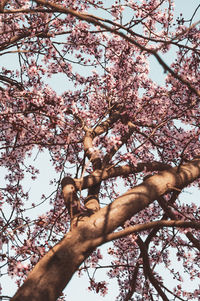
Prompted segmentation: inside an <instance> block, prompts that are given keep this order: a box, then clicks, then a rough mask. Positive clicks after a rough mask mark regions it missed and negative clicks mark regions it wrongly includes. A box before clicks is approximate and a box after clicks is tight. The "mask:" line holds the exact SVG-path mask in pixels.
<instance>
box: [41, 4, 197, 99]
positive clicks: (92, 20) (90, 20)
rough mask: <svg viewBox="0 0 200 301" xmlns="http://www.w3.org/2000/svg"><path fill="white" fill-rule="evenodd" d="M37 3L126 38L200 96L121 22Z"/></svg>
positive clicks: (56, 5) (58, 6)
mask: <svg viewBox="0 0 200 301" xmlns="http://www.w3.org/2000/svg"><path fill="white" fill-rule="evenodd" d="M35 2H36V3H38V4H40V5H45V6H48V7H51V8H52V11H58V12H61V13H64V14H70V15H72V16H74V17H76V18H77V19H79V20H84V21H86V22H88V23H91V24H93V25H95V26H100V27H101V28H104V29H106V30H108V31H109V32H112V33H114V34H116V35H118V36H120V37H122V38H123V39H124V40H126V41H128V42H129V43H131V44H133V45H135V46H136V47H137V48H139V49H140V50H141V51H145V52H147V53H149V54H151V55H153V56H154V57H155V59H156V60H157V61H158V63H159V64H160V65H161V66H162V67H163V69H164V71H165V72H166V71H168V72H169V73H170V74H171V75H172V76H173V77H174V78H176V79H178V80H179V81H180V82H181V83H182V84H184V85H186V86H187V87H188V88H189V89H190V90H191V91H192V92H193V93H195V94H196V95H197V96H198V97H200V90H198V89H196V88H195V87H194V86H193V85H192V84H191V83H190V82H189V81H187V80H186V79H185V78H183V77H182V76H180V75H179V74H178V73H176V72H175V71H174V70H173V69H171V68H170V67H169V66H168V65H167V64H166V63H165V62H164V61H163V59H162V58H161V57H160V56H159V55H158V53H157V51H156V50H154V49H149V48H147V47H145V46H143V45H142V44H140V43H138V42H137V41H136V40H135V39H134V38H132V37H129V36H127V35H126V34H124V33H123V32H120V31H118V29H119V28H122V29H124V30H126V31H127V28H126V27H124V26H121V25H120V24H118V23H117V24H116V23H114V24H115V27H109V26H108V25H106V24H104V23H103V22H105V23H106V22H107V23H111V24H113V22H112V21H110V20H107V19H103V18H99V17H97V16H94V15H90V14H86V13H81V12H77V11H76V10H73V9H70V8H66V7H63V6H61V5H58V4H55V3H52V2H48V1H46V0H35Z"/></svg>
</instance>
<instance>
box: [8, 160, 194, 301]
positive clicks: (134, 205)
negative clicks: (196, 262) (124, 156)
mask: <svg viewBox="0 0 200 301" xmlns="http://www.w3.org/2000/svg"><path fill="white" fill-rule="evenodd" d="M198 177H200V159H199V158H197V159H194V160H192V161H190V162H188V163H187V164H184V165H182V166H181V167H180V168H171V169H169V170H165V171H162V172H160V173H158V174H156V175H153V176H151V177H150V178H148V179H146V180H145V181H144V182H143V183H142V184H140V185H138V186H136V187H134V188H132V189H130V190H129V191H127V192H126V193H125V194H123V195H122V196H121V197H119V198H117V199H116V200H115V201H114V202H113V203H112V204H110V205H108V206H106V207H104V208H102V209H100V210H99V211H98V212H97V213H95V214H93V215H92V216H90V217H83V218H82V219H81V218H79V221H78V224H77V227H74V228H73V229H72V231H70V232H69V233H68V234H67V235H66V236H65V237H64V238H63V239H62V241H61V242H60V243H58V244H57V245H56V246H55V247H54V248H52V249H51V250H50V251H49V252H48V253H47V254H46V255H45V256H44V257H43V258H42V259H41V260H40V261H39V262H38V264H37V265H36V266H35V268H34V269H33V271H32V272H31V273H30V274H29V276H28V278H27V280H26V281H25V282H24V284H23V285H22V286H21V288H19V290H18V292H17V293H16V295H15V296H14V297H13V298H12V301H21V300H23V301H36V300H37V301H44V300H45V301H54V300H56V299H57V298H58V297H59V295H60V294H61V292H62V290H63V289H64V288H65V286H66V285H67V283H68V282H69V281H70V279H71V277H72V276H73V274H74V272H75V271H76V270H77V268H78V267H79V266H80V264H81V263H82V262H83V261H84V260H85V259H86V258H87V257H88V256H89V255H90V254H91V252H92V251H93V250H94V249H95V248H96V247H97V246H99V245H101V244H103V243H104V242H105V241H106V240H107V237H108V236H109V234H110V233H112V232H113V231H114V230H115V229H116V228H117V227H119V226H120V225H122V224H123V223H124V222H125V221H126V220H127V219H129V218H130V217H132V216H133V215H134V214H136V213H138V212H139V211H141V210H142V209H144V208H146V207H148V205H149V204H150V203H152V202H153V201H154V200H156V199H157V198H158V197H159V196H161V195H163V194H165V193H166V192H169V191H173V190H181V189H182V188H184V187H186V186H187V185H188V184H190V183H191V182H193V181H195V180H196V179H197V178H198Z"/></svg>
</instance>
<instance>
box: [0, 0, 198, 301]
mask: <svg viewBox="0 0 200 301" xmlns="http://www.w3.org/2000/svg"><path fill="white" fill-rule="evenodd" d="M175 4H176V8H175V10H176V14H177V16H178V15H179V14H180V12H182V13H183V15H184V17H185V18H186V19H187V18H188V19H189V18H190V17H191V15H192V13H193V12H194V10H195V8H196V7H197V6H198V5H199V0H175ZM197 16H200V14H199V13H198V14H197V15H196V18H195V19H194V22H195V21H197ZM171 56H173V52H171ZM1 58H2V62H0V65H1V66H5V65H7V66H9V65H10V64H11V65H12V64H13V61H12V59H10V56H9V57H8V56H7V61H6V62H5V58H3V57H1ZM172 59H173V57H170V55H167V57H166V60H167V62H168V63H169V62H170V61H171V60H172ZM151 76H152V78H153V79H154V80H155V81H157V82H158V83H159V84H162V83H163V80H164V73H163V69H162V68H161V67H160V66H158V64H157V63H156V62H155V61H154V59H152V63H151ZM62 78H63V80H64V79H65V78H64V76H63V77H62ZM50 82H51V83H54V84H53V87H57V88H56V89H57V90H60V78H59V80H56V78H55V77H54V78H53V80H52V81H50ZM60 92H61V91H60ZM46 156H47V154H45V153H43V154H41V155H40V157H39V160H38V161H37V165H38V167H40V169H41V174H40V177H39V183H40V184H39V186H38V182H37V183H36V184H35V188H34V187H32V190H31V194H32V200H31V202H32V201H34V202H35V203H36V202H37V198H39V196H40V194H41V191H43V189H44V187H45V189H46V190H47V191H48V186H49V181H50V179H51V177H53V176H54V172H53V170H52V169H51V168H49V166H48V167H47V164H48V161H49V160H48V159H47V157H46ZM47 168H48V171H47ZM1 185H2V182H1ZM1 185H0V186H1ZM24 185H25V186H26V188H27V189H29V181H28V179H25V182H24ZM189 191H191V192H194V194H192V200H191V199H190V198H191V195H190V194H189ZM46 194H48V192H46ZM198 198H199V191H198V190H197V189H192V190H191V189H189V190H188V193H183V197H182V200H184V201H186V200H187V201H188V202H190V201H193V202H194V201H197V200H198ZM39 208H40V209H39V212H37V211H35V213H34V215H37V214H41V211H42V209H44V212H45V211H46V205H44V206H42V207H39ZM107 248H108V247H107V245H105V246H103V247H102V250H104V251H103V253H104V254H106V252H105V250H106V249H107ZM107 256H108V255H107ZM105 261H106V262H104V264H106V263H107V258H106V260H105ZM105 273H106V270H104V269H103V270H99V271H98V272H97V273H96V279H98V280H99V281H101V280H106V279H107V280H108V278H107V277H106V275H105ZM163 273H165V271H164V270H163ZM110 283H111V284H110V287H111V290H110V291H109V294H108V295H107V296H106V297H101V296H99V295H96V294H93V293H91V292H88V290H87V287H88V285H89V283H88V278H87V277H81V278H77V276H76V275H75V276H74V277H73V279H72V280H71V282H70V284H69V285H68V287H67V289H66V293H67V299H66V300H67V301H77V300H79V299H80V297H81V299H82V300H87V301H103V300H104V301H110V300H115V297H116V296H117V295H118V288H117V286H116V285H115V281H111V282H110ZM190 283H191V282H190ZM1 284H2V288H3V295H9V296H12V295H13V294H14V292H15V291H16V286H15V285H14V284H13V280H11V279H10V278H7V277H3V278H2V282H1ZM186 285H187V288H188V286H189V285H190V284H189V282H187V284H186ZM193 285H194V284H193V283H191V286H193Z"/></svg>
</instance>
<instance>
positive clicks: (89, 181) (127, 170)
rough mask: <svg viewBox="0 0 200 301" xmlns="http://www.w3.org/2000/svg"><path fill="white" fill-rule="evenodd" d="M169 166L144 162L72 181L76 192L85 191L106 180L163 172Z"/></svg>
mask: <svg viewBox="0 0 200 301" xmlns="http://www.w3.org/2000/svg"><path fill="white" fill-rule="evenodd" d="M170 168H171V166H170V165H168V164H165V163H162V162H157V161H154V162H145V163H138V164H137V166H130V165H124V166H118V167H112V166H111V167H108V168H106V169H104V170H98V169H97V170H96V171H94V172H93V173H91V174H90V175H89V176H86V177H83V178H80V179H74V181H75V184H76V188H77V190H80V189H87V188H88V187H91V186H93V185H95V184H98V183H100V181H102V180H107V179H110V178H114V177H119V176H127V175H130V174H134V173H139V172H142V171H144V170H146V171H163V170H168V169H170Z"/></svg>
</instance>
